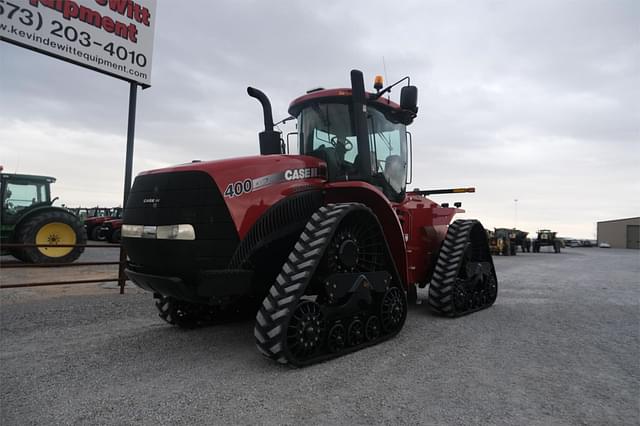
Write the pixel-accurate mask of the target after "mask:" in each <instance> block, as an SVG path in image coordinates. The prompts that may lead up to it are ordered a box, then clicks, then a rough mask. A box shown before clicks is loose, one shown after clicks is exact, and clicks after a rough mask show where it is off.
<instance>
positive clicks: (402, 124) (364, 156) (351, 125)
mask: <svg viewBox="0 0 640 426" xmlns="http://www.w3.org/2000/svg"><path fill="white" fill-rule="evenodd" d="M405 80H407V81H408V80H409V78H408V77H405V78H403V79H401V80H399V81H398V82H396V83H394V84H392V85H390V86H388V87H387V88H384V89H383V85H382V77H380V76H378V77H376V80H375V84H374V88H375V89H376V90H377V93H369V92H365V89H364V79H363V76H362V72H360V71H357V70H354V71H352V72H351V88H345V89H329V90H324V89H315V90H311V91H309V92H307V93H306V94H305V95H304V96H301V97H299V98H297V99H295V100H294V101H293V102H292V103H291V104H290V106H289V114H290V115H291V117H292V118H296V119H297V128H298V147H299V153H300V155H308V156H312V157H316V158H319V159H321V160H323V161H324V162H325V163H326V165H327V177H328V180H329V181H330V182H335V181H353V180H357V181H364V182H368V183H370V184H372V185H374V186H376V187H378V188H379V189H380V190H381V191H382V192H383V193H384V194H385V195H386V197H387V198H388V199H389V200H390V201H395V202H400V201H402V200H403V199H404V196H405V191H406V185H407V177H408V174H409V167H410V164H409V163H410V159H409V149H408V147H407V135H408V133H407V129H406V127H407V125H409V124H411V123H412V122H413V119H414V118H415V117H416V114H417V111H418V107H417V88H416V87H415V86H411V85H407V86H404V87H402V90H401V94H400V104H397V103H395V102H393V101H391V100H390V99H389V97H387V98H385V97H384V95H385V94H386V93H389V92H391V89H392V88H393V87H394V86H396V85H398V84H399V83H401V82H403V81H405ZM257 92H259V91H256V90H255V89H252V88H249V94H250V95H251V96H254V97H256V98H258V100H260V102H261V103H262V104H263V107H265V103H266V104H267V107H268V108H265V127H266V128H265V132H262V133H261V134H260V143H261V152H262V153H263V154H279V153H282V152H284V149H283V148H282V145H281V140H280V137H279V135H280V134H279V133H278V132H273V130H272V129H273V124H272V123H273V121H272V120H271V117H270V115H271V108H270V105H268V101H266V97H265V99H261V98H260V96H261V95H263V94H261V93H257ZM269 136H271V137H272V141H271V146H270V148H266V149H265V143H266V142H267V141H266V139H267V137H269Z"/></svg>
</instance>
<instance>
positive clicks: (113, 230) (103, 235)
mask: <svg viewBox="0 0 640 426" xmlns="http://www.w3.org/2000/svg"><path fill="white" fill-rule="evenodd" d="M121 232H122V219H108V220H105V221H104V222H102V225H101V226H100V232H98V240H101V241H109V242H110V243H119V242H120V234H121Z"/></svg>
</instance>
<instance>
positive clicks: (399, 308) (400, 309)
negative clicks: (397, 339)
mask: <svg viewBox="0 0 640 426" xmlns="http://www.w3.org/2000/svg"><path fill="white" fill-rule="evenodd" d="M406 316H407V299H406V298H405V296H404V292H403V291H402V290H400V289H399V288H398V287H391V288H389V289H388V290H387V291H386V292H385V293H384V296H383V297H382V302H381V304H380V318H381V320H382V329H383V330H384V332H385V333H390V332H392V331H394V330H396V329H397V328H398V327H400V326H402V324H403V323H404V319H405V318H406Z"/></svg>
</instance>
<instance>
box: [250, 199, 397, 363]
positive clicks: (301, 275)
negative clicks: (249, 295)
mask: <svg viewBox="0 0 640 426" xmlns="http://www.w3.org/2000/svg"><path fill="white" fill-rule="evenodd" d="M363 208H364V209H367V210H368V208H367V207H365V206H364V205H362V204H358V203H344V204H327V205H326V206H323V207H320V208H319V209H318V211H317V212H316V213H314V214H313V215H312V216H311V219H310V220H309V222H307V225H306V227H305V229H304V230H303V231H302V233H301V234H300V238H299V239H298V242H297V243H296V244H295V246H294V248H293V250H292V251H291V254H290V255H289V258H288V259H287V261H286V262H285V264H284V265H283V267H282V271H281V272H280V274H279V275H278V277H277V278H276V281H275V283H274V284H273V286H272V287H271V289H270V290H269V293H268V294H267V296H266V297H265V299H264V301H263V303H262V306H261V307H260V310H259V311H258V313H257V315H256V323H255V328H254V335H255V338H256V346H257V347H258V350H259V351H260V352H261V353H262V354H263V355H264V356H266V357H268V358H270V359H273V360H275V361H277V362H279V363H282V364H293V365H296V366H300V365H307V364H312V363H315V362H318V361H322V360H325V359H328V358H334V357H337V356H341V355H344V354H346V353H349V352H353V351H355V350H359V349H361V348H363V347H366V346H370V345H372V344H376V343H378V342H380V341H382V340H386V339H387V338H390V337H392V336H394V335H395V334H396V333H397V332H398V331H399V330H400V329H401V328H402V327H399V328H398V330H396V331H395V332H392V333H389V334H388V335H385V336H381V338H379V339H377V340H374V341H371V342H367V343H364V344H362V345H359V346H355V347H352V348H347V349H345V350H344V351H343V352H338V353H336V354H327V355H319V356H318V357H316V358H312V359H309V360H305V361H304V362H298V361H297V360H295V359H290V358H289V357H288V354H287V353H286V351H285V348H284V345H285V341H286V332H287V330H286V328H287V324H288V322H289V319H290V317H291V315H292V314H293V312H294V310H295V308H296V306H297V305H298V302H299V301H300V299H301V297H302V296H303V295H304V294H305V290H306V288H307V285H308V284H309V282H310V281H311V278H312V277H313V275H314V273H315V270H316V268H317V266H318V264H319V263H320V260H321V259H322V256H323V254H324V252H325V250H326V248H327V246H328V243H329V242H330V241H331V238H332V237H333V235H334V233H335V231H336V230H337V228H338V226H339V225H340V222H341V221H342V219H343V218H344V217H345V216H346V215H347V214H349V213H351V212H353V211H354V210H358V209H363Z"/></svg>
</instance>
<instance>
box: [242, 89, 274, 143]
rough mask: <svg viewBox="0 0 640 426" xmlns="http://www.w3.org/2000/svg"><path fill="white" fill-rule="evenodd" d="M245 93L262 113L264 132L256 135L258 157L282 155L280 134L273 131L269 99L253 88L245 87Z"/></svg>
mask: <svg viewBox="0 0 640 426" xmlns="http://www.w3.org/2000/svg"><path fill="white" fill-rule="evenodd" d="M247 93H248V94H249V96H251V97H252V98H256V99H257V100H258V102H260V104H261V105H262V111H263V113H264V131H263V132H260V133H259V134H258V139H259V140H260V155H272V154H282V143H281V133H280V132H276V131H275V130H273V114H272V112H271V102H269V98H267V95H265V94H264V93H263V92H262V91H260V90H258V89H255V88H253V87H247Z"/></svg>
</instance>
